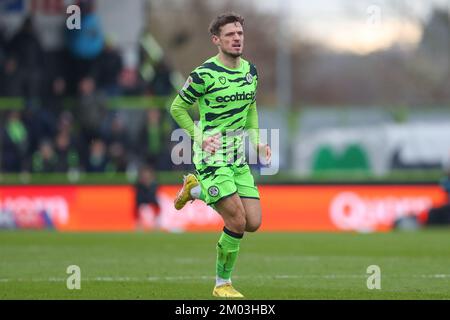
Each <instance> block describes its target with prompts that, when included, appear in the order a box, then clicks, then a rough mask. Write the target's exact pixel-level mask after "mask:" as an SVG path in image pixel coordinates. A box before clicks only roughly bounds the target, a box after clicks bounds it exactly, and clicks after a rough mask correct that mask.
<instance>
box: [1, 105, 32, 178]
mask: <svg viewBox="0 0 450 320" xmlns="http://www.w3.org/2000/svg"><path fill="white" fill-rule="evenodd" d="M1 141H2V153H1V157H2V171H7V172H19V171H22V170H24V169H25V168H26V166H27V163H26V155H27V152H28V147H29V142H28V131H27V129H26V127H25V125H24V123H23V122H22V120H21V116H20V113H19V112H17V111H10V112H9V114H8V116H7V119H6V123H5V126H4V127H3V129H2V140H1Z"/></svg>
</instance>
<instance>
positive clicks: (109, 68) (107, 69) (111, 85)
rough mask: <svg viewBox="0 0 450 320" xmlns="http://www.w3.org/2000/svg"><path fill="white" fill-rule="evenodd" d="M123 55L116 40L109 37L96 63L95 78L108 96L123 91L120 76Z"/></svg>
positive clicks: (100, 88)
mask: <svg viewBox="0 0 450 320" xmlns="http://www.w3.org/2000/svg"><path fill="white" fill-rule="evenodd" d="M122 67H123V64H122V57H121V55H120V53H119V51H118V50H117V48H116V47H115V46H114V41H113V39H112V38H111V37H108V38H107V40H106V42H105V47H104V49H103V51H102V53H101V55H100V58H99V59H98V62H97V63H96V65H95V71H94V73H95V78H96V79H97V83H98V88H99V90H102V91H104V92H105V93H106V95H108V96H117V95H120V94H121V93H122V90H121V88H120V86H119V76H120V74H121V71H122Z"/></svg>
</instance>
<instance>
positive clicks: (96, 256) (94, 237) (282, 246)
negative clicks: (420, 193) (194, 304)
mask: <svg viewBox="0 0 450 320" xmlns="http://www.w3.org/2000/svg"><path fill="white" fill-rule="evenodd" d="M217 239H218V233H217V234H214V233H185V234H170V233H138V232H137V233H83V234H81V233H57V232H37V231H36V232H30V231H21V232H19V231H2V232H0V299H210V298H212V297H211V296H210V295H211V291H212V286H213V283H214V268H215V266H214V265H215V243H216V241H217ZM449 244H450V230H448V229H436V230H426V231H420V232H404V233H395V232H393V233H378V234H355V233H328V234H322V233H256V234H246V236H245V237H244V240H243V242H242V244H241V255H240V256H239V259H238V262H237V267H236V269H235V272H234V277H233V279H234V284H235V286H236V288H237V289H239V290H240V291H242V292H243V293H244V294H245V295H246V297H247V298H248V299H450V245H449ZM69 265H78V266H79V267H80V268H81V290H68V289H67V288H66V279H67V277H68V276H69V275H68V274H66V269H67V267H68V266H69ZM369 265H378V266H379V267H380V268H381V290H369V289H367V286H366V282H367V277H368V276H369V275H368V274H367V273H366V269H367V267H368V266H369Z"/></svg>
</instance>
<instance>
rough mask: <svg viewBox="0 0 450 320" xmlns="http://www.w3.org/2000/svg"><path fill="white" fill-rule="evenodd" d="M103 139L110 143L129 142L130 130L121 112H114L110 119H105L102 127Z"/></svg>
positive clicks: (124, 143)
mask: <svg viewBox="0 0 450 320" xmlns="http://www.w3.org/2000/svg"><path fill="white" fill-rule="evenodd" d="M101 136H102V139H103V140H104V141H105V142H106V143H107V144H108V145H110V144H113V143H120V144H122V145H124V146H127V145H128V144H129V141H128V132H127V130H126V128H125V119H124V118H123V115H121V114H120V113H115V114H112V116H111V118H110V119H105V121H104V123H103V125H102V128H101Z"/></svg>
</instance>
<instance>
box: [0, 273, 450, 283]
mask: <svg viewBox="0 0 450 320" xmlns="http://www.w3.org/2000/svg"><path fill="white" fill-rule="evenodd" d="M384 277H387V278H428V279H430V278H434V279H449V278H450V274H419V275H409V276H408V275H384ZM314 278H315V279H349V278H367V275H366V274H326V275H315V274H307V275H289V274H287V275H255V276H234V277H233V279H262V280H268V279H278V280H285V279H288V280H289V279H314ZM214 279H215V277H214V276H149V277H145V278H138V277H108V276H99V277H87V278H83V277H82V278H81V281H100V282H155V281H189V280H197V281H198V280H201V281H206V280H207V281H211V280H214ZM66 280H67V278H60V277H49V278H32V279H24V278H16V279H15V278H0V283H1V282H3V283H6V282H65V281H66Z"/></svg>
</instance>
